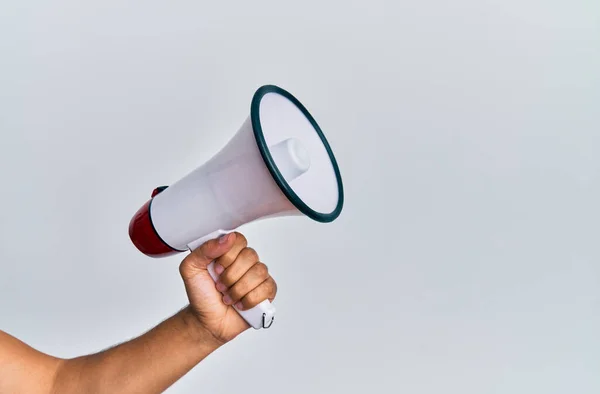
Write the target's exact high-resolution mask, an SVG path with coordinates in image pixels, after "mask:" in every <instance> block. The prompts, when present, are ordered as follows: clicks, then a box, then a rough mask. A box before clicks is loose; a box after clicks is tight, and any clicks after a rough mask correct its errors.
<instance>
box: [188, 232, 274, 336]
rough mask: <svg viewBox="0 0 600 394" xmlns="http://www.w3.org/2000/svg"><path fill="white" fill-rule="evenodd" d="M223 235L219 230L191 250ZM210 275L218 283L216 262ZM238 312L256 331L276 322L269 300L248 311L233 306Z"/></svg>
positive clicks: (197, 241)
mask: <svg viewBox="0 0 600 394" xmlns="http://www.w3.org/2000/svg"><path fill="white" fill-rule="evenodd" d="M223 234H227V231H223V230H218V231H215V232H214V233H212V234H209V235H207V236H206V237H202V238H200V239H198V240H196V241H194V242H192V243H190V244H189V245H188V248H189V249H190V250H195V249H196V248H198V247H200V245H202V244H204V243H205V242H206V241H209V240H211V239H215V238H217V237H219V236H221V235H223ZM207 269H208V273H209V274H210V277H211V278H212V279H213V280H214V281H215V282H216V281H217V280H218V279H219V275H218V274H217V273H216V272H215V262H214V261H211V263H210V264H209V265H208V267H207ZM233 308H234V309H235V310H236V312H237V313H238V314H239V315H240V316H242V318H243V319H244V320H246V322H247V323H248V324H250V326H252V327H253V328H254V329H256V330H258V329H261V328H269V327H271V324H273V321H274V320H275V311H276V310H275V306H273V304H271V302H270V301H269V300H264V301H263V302H261V303H260V304H258V305H256V306H255V307H253V308H250V309H246V310H239V309H238V308H236V307H235V305H234V306H233Z"/></svg>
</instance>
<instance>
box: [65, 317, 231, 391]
mask: <svg viewBox="0 0 600 394" xmlns="http://www.w3.org/2000/svg"><path fill="white" fill-rule="evenodd" d="M219 346H220V343H219V342H218V341H217V340H216V339H215V338H214V337H213V336H212V335H211V334H209V333H208V332H207V331H205V330H203V329H201V328H200V326H199V324H198V321H197V319H196V318H195V317H194V316H193V315H192V314H191V312H190V310H189V307H188V308H185V309H183V310H181V311H180V312H179V313H177V314H176V315H174V316H172V317H171V318H169V319H167V320H165V321H164V322H163V323H161V324H159V325H158V326H156V327H155V328H153V329H152V330H150V331H149V332H147V333H146V334H144V335H142V336H140V337H138V338H135V339H133V340H131V341H129V342H126V343H123V344H121V345H119V346H116V347H114V348H111V349H109V350H106V351H104V352H101V353H98V354H93V355H89V356H83V357H78V358H75V359H71V360H64V361H62V362H61V364H60V366H59V368H58V371H57V373H56V380H55V389H54V392H55V393H60V394H69V393H90V394H96V393H97V394H101V393H110V394H116V393H123V394H129V393H144V394H150V393H162V392H163V391H164V390H166V389H167V388H168V387H169V386H170V385H172V384H173V383H174V382H175V381H177V380H178V379H179V378H181V377H182V376H183V375H185V374H186V373H187V372H188V371H189V370H190V369H192V368H193V367H194V366H195V365H196V364H198V363H199V362H200V361H202V360H203V359H204V358H205V357H206V356H208V355H209V354H210V353H212V352H213V351H214V350H216V349H217V348H218V347H219Z"/></svg>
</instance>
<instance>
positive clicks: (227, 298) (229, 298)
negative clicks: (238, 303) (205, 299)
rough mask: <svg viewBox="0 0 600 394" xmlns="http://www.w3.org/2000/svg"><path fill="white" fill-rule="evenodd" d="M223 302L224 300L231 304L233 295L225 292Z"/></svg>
mask: <svg viewBox="0 0 600 394" xmlns="http://www.w3.org/2000/svg"><path fill="white" fill-rule="evenodd" d="M223 302H224V303H225V304H227V305H231V297H229V295H228V294H225V295H224V296H223Z"/></svg>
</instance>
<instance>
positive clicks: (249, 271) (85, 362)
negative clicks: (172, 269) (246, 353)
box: [0, 234, 277, 394]
mask: <svg viewBox="0 0 600 394" xmlns="http://www.w3.org/2000/svg"><path fill="white" fill-rule="evenodd" d="M215 258H216V259H217V265H216V270H217V272H218V273H219V274H220V279H219V283H218V289H219V290H217V286H215V283H214V282H213V281H212V279H211V278H210V276H209V274H208V272H207V270H206V266H207V265H208V263H209V262H210V261H211V260H213V259H215ZM180 272H181V276H182V278H183V280H184V284H185V286H186V291H187V294H188V298H189V300H190V305H188V306H187V307H186V308H184V309H182V310H181V311H179V312H178V313H177V314H175V315H174V316H172V317H170V318H169V319H167V320H165V321H164V322H162V323H161V324H159V325H158V326H156V327H154V328H153V329H152V330H150V331H148V332H147V333H145V334H144V335H141V336H140V337H138V338H135V339H133V340H131V341H128V342H126V343H123V344H121V345H118V346H116V347H113V348H111V349H108V350H106V351H103V352H100V353H97V354H92V355H88V356H82V357H78V358H74V359H68V360H66V359H59V358H55V357H52V356H49V355H46V354H43V353H41V352H39V351H37V350H35V349H33V348H31V347H30V346H28V345H26V344H25V343H23V342H21V341H19V340H17V339H15V338H13V337H12V336H10V335H8V334H6V333H3V332H1V331H0V394H4V393H28V394H38V393H39V394H55V393H60V394H70V393H74V394H75V393H77V394H79V393H89V394H96V393H97V394H103V393H110V394H119V393H127V394H129V393H144V394H151V393H161V392H163V391H164V390H166V389H167V388H168V387H169V386H170V385H172V384H173V383H174V382H175V381H177V380H178V379H179V378H181V377H182V376H183V375H185V374H186V373H187V372H188V371H189V370H190V369H192V368H193V367H194V366H195V365H196V364H198V363H199V362H200V361H202V360H203V359H204V358H205V357H206V356H208V355H209V354H210V353H212V352H213V351H215V350H216V349H217V348H219V347H220V346H221V345H223V344H225V343H226V342H228V341H230V340H232V339H233V338H235V337H236V336H237V335H239V334H240V333H242V332H243V331H245V330H246V329H248V328H249V326H248V324H247V323H246V322H245V321H244V320H243V319H242V318H241V317H240V316H239V315H238V314H237V312H235V310H234V309H233V307H232V306H231V305H233V304H237V305H238V306H240V307H242V308H245V309H248V308H252V307H253V306H255V305H257V304H258V303H260V302H262V301H263V300H264V299H267V298H268V299H271V300H272V299H273V298H274V297H275V293H276V290H277V289H276V285H275V282H274V281H273V279H272V278H271V277H270V276H269V275H268V272H267V270H266V266H265V265H264V264H262V263H260V262H259V261H258V256H257V255H256V252H254V250H252V249H250V248H247V244H246V239H245V238H244V237H243V236H242V235H241V234H235V235H230V236H229V237H225V238H224V239H222V240H221V242H219V241H217V240H214V241H209V242H208V243H206V244H205V245H203V246H202V247H201V248H199V249H198V250H196V251H194V252H193V253H191V254H190V255H189V256H188V257H186V258H185V259H184V261H183V262H182V264H181V266H180Z"/></svg>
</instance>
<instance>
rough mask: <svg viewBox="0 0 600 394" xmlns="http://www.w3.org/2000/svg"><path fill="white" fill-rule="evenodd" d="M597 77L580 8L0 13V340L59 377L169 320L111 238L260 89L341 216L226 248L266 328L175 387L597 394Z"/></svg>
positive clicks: (590, 20) (174, 301)
mask: <svg viewBox="0 0 600 394" xmlns="http://www.w3.org/2000/svg"><path fill="white" fill-rule="evenodd" d="M599 71H600V3H599V2H598V1H596V0H575V1H548V0H503V1H500V0H484V1H481V0H458V1H444V0H425V1H418V2H416V1H410V2H408V1H382V0H372V1H368V2H367V1H312V0H311V1H295V2H290V1H260V0H255V1H235V2H216V1H211V2H208V1H150V0H146V1H129V2H123V1H116V0H103V1H97V0H93V1H83V2H82V1H74V0H73V1H58V0H55V1H41V0H40V1H35V0H19V1H11V0H1V1H0V133H1V137H0V180H1V182H2V188H1V193H0V328H1V329H3V330H5V331H8V332H9V333H11V334H13V335H15V336H18V337H19V338H21V339H22V340H24V341H26V342H28V343H29V344H31V345H32V346H35V347H36V348H38V349H40V350H42V351H44V352H48V353H51V354H54V355H57V356H62V357H71V356H77V355H81V354H84V353H89V352H95V351H99V350H102V349H104V348H106V347H108V346H112V345H114V344H116V343H119V342H122V341H124V340H127V339H128V338H131V337H134V336H137V335H139V334H141V333H143V332H145V331H146V330H148V329H149V328H150V327H152V326H153V325H155V324H157V323H159V322H160V321H162V320H163V319H164V318H166V317H168V316H170V315H171V314H173V313H175V312H176V311H177V310H178V309H179V308H181V307H182V306H184V305H185V303H186V298H185V294H184V291H183V287H182V283H181V280H180V278H179V274H178V270H177V266H178V263H179V261H180V260H181V258H182V257H183V256H175V257H171V258H168V259H163V260H153V259H149V258H147V257H145V256H143V255H142V254H141V253H139V252H138V251H137V250H136V249H135V248H134V247H133V245H132V244H131V243H130V240H129V238H128V235H127V226H128V223H129V220H130V218H131V216H132V215H133V213H134V212H135V211H136V210H137V209H138V207H139V206H140V205H141V204H143V203H144V202H145V201H146V200H147V199H148V198H149V195H150V192H151V191H152V189H153V188H154V187H155V186H159V185H163V184H167V185H168V184H169V183H171V182H174V181H175V180H177V179H178V178H179V177H181V176H183V175H184V174H186V173H187V172H188V171H190V170H192V169H193V168H195V167H196V166H197V165H200V164H202V163H203V162H204V161H206V160H207V159H208V158H210V157H211V155H212V154H214V153H215V152H217V151H218V150H219V149H220V148H221V147H222V146H223V145H224V144H225V143H226V142H227V141H228V139H229V138H230V137H231V136H232V135H233V134H234V133H235V132H236V131H237V128H238V127H239V126H240V125H241V123H242V122H243V120H244V119H245V118H246V117H247V116H248V114H249V108H250V99H251V97H252V94H253V93H254V91H255V90H256V89H257V88H258V87H259V86H261V85H263V84H276V85H279V86H281V87H283V88H285V89H287V90H289V91H291V92H292V93H293V94H294V95H296V96H297V97H298V98H299V99H300V100H301V101H302V102H303V103H304V104H305V105H306V106H307V107H308V109H309V110H310V111H311V112H312V113H313V115H314V116H315V118H316V119H317V121H318V122H319V123H320V125H321V127H322V128H323V130H324V131H325V133H326V135H327V137H328V139H329V141H330V143H331V145H332V146H333V149H334V151H335V153H336V156H337V159H338V161H339V164H340V168H341V171H342V176H343V179H344V184H345V191H346V204H345V207H344V211H343V213H342V215H341V216H340V218H339V219H338V220H337V221H335V222H334V223H331V224H327V225H322V224H318V223H316V222H312V221H310V220H308V219H305V218H280V219H274V220H271V221H264V222H259V223H255V224H252V225H249V226H247V227H245V228H243V231H244V232H245V234H246V235H247V236H248V238H249V240H250V242H251V244H252V245H253V246H254V247H255V248H256V249H257V250H258V252H259V253H260V255H261V257H262V259H263V260H264V261H265V262H266V263H267V264H268V265H269V266H270V269H271V272H272V274H273V276H274V277H275V278H276V279H277V281H278V283H279V295H278V298H277V300H276V305H277V308H278V318H277V321H276V323H275V324H274V326H273V327H272V328H271V329H269V330H263V331H258V332H257V331H248V332H246V333H245V334H244V335H243V336H241V337H240V338H239V339H238V340H236V341H234V342H232V343H230V344H228V345H227V346H225V347H224V348H221V349H220V350H218V351H217V352H216V353H215V354H213V355H212V356H210V358H208V359H207V360H206V361H205V362H203V363H202V364H200V365H199V366H198V367H197V368H195V369H194V370H193V371H192V372H191V373H190V374H189V375H187V376H186V377H185V378H184V379H182V380H181V381H180V382H178V383H177V384H176V385H174V386H173V387H172V388H171V389H170V390H169V393H211V394H212V393H214V394H219V393H236V392H240V393H242V392H243V393H265V392H267V393H269V392H272V393H290V394H296V393H298V394H300V393H367V392H369V393H370V392H378V393H411V394H421V393H423V394H424V393H428V394H429V393H440V392H453V393H461V394H466V393H507V394H508V393H511V394H516V393H524V394H525V393H527V394H529V393H544V394H550V393H578V394H583V393H597V392H599V391H600V375H599V372H600V334H599V333H600V287H599V285H600V265H599V263H600V242H599V237H598V236H599V233H600V208H599V201H600V183H599V181H600V157H599V155H598V151H599V148H600V72H599ZM199 220H201V218H199Z"/></svg>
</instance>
